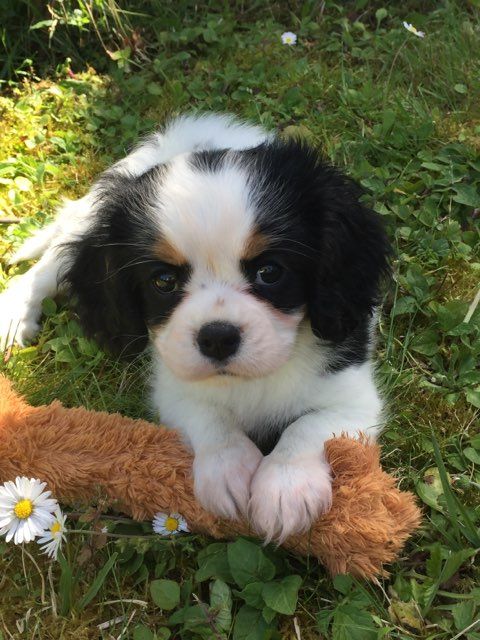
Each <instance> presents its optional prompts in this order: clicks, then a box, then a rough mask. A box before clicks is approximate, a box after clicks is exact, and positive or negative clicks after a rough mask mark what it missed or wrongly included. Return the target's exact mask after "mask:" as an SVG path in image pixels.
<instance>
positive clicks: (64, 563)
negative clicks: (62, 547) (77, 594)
mask: <svg viewBox="0 0 480 640" xmlns="http://www.w3.org/2000/svg"><path fill="white" fill-rule="evenodd" d="M58 563H59V565H60V572H61V573H60V584H59V587H58V591H59V596H60V615H61V616H66V615H67V614H69V613H70V610H71V608H72V591H73V574H72V569H71V567H70V564H69V563H68V560H67V559H66V558H65V556H64V555H63V554H61V553H60V554H59V556H58Z"/></svg>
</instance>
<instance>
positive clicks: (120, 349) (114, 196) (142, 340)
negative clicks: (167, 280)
mask: <svg viewBox="0 0 480 640" xmlns="http://www.w3.org/2000/svg"><path fill="white" fill-rule="evenodd" d="M162 174H163V168H161V167H156V168H154V169H152V170H150V171H148V172H147V173H145V174H143V175H142V176H140V177H138V178H133V177H132V178H129V177H125V176H119V175H118V174H117V175H116V174H115V173H114V172H113V171H112V172H107V173H106V174H105V175H104V176H103V177H102V178H101V179H100V181H99V182H98V203H97V212H96V215H95V221H94V223H93V224H92V227H91V228H90V230H89V231H88V232H87V233H86V234H85V235H84V236H83V237H82V238H81V239H80V240H78V241H77V242H73V243H70V245H68V246H67V247H66V250H67V251H68V252H69V253H70V256H69V258H70V259H69V263H70V265H71V266H70V267H69V268H68V270H67V271H66V273H65V274H64V280H65V281H66V282H67V283H68V284H69V285H70V287H71V289H72V292H73V294H74V298H75V300H76V310H77V313H78V315H79V317H80V320H81V323H82V325H83V327H84V329H85V332H86V333H87V335H89V336H91V337H93V338H95V339H96V340H97V342H99V344H101V345H102V346H103V347H104V348H106V349H107V350H109V351H111V352H113V353H115V354H118V355H125V356H132V355H136V354H138V353H140V352H141V351H143V350H144V349H145V347H146V346H147V343H148V330H147V324H148V323H149V322H151V323H154V322H155V323H157V324H158V323H160V322H162V321H163V320H165V319H166V318H167V317H168V315H169V314H170V312H171V311H172V309H173V308H174V307H175V305H176V304H178V301H179V297H180V294H178V295H174V296H168V297H166V296H161V295H159V294H157V295H155V294H154V292H153V289H152V286H151V276H153V275H154V274H155V272H157V271H158V270H159V269H161V268H162V267H163V266H164V265H163V264H162V263H161V262H159V261H158V258H156V257H155V253H154V246H155V243H156V242H157V241H158V240H159V237H160V233H159V231H158V230H157V229H155V227H154V225H152V224H148V213H147V212H146V211H145V205H146V204H149V203H151V204H152V205H155V206H156V202H154V194H155V190H156V188H157V186H158V185H159V184H161V180H162ZM185 270H186V268H185ZM182 277H183V276H182Z"/></svg>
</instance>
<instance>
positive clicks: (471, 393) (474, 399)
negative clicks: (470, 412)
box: [465, 387, 480, 409]
mask: <svg viewBox="0 0 480 640" xmlns="http://www.w3.org/2000/svg"><path fill="white" fill-rule="evenodd" d="M465 397H466V399H467V402H469V403H470V404H473V406H474V407H477V409H480V387H476V388H475V389H467V390H466V391H465Z"/></svg>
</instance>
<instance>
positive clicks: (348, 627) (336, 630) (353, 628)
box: [332, 604, 377, 640]
mask: <svg viewBox="0 0 480 640" xmlns="http://www.w3.org/2000/svg"><path fill="white" fill-rule="evenodd" d="M332 639H333V640H377V626H376V624H375V623H374V621H373V618H372V616H371V615H370V614H369V613H368V611H365V610H364V609H358V608H357V607H354V606H352V605H351V604H341V605H339V606H338V607H337V609H335V612H334V614H333V624H332Z"/></svg>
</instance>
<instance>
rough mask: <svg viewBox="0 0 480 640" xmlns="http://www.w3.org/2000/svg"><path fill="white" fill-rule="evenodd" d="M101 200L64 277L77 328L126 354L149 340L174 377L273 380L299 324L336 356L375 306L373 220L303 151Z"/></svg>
mask: <svg viewBox="0 0 480 640" xmlns="http://www.w3.org/2000/svg"><path fill="white" fill-rule="evenodd" d="M97 193H98V194H99V198H98V202H97V213H96V222H95V224H94V225H93V227H92V229H91V230H90V231H89V233H88V234H86V235H85V236H84V237H83V238H82V239H81V240H80V241H79V242H77V243H75V244H74V246H73V251H74V254H73V258H72V261H71V265H72V266H71V268H70V270H69V273H68V274H67V280H68V281H69V282H70V283H71V285H72V288H73V291H74V293H76V295H77V298H78V301H79V312H80V316H81V318H82V319H83V322H84V325H85V327H86V329H87V331H88V332H89V333H90V334H93V335H95V336H96V337H97V339H99V340H100V341H101V342H102V343H103V344H105V345H106V346H108V347H109V348H110V349H113V350H115V351H120V352H124V353H135V352H138V351H141V350H142V348H144V347H145V345H146V344H147V342H148V337H149V338H150V341H151V344H152V346H153V348H154V349H156V350H158V352H159V353H160V354H161V356H162V358H163V360H164V362H165V363H166V365H167V366H168V367H169V368H170V369H171V370H172V371H173V372H174V373H175V374H176V375H177V376H178V377H180V378H183V379H189V380H201V379H205V378H212V377H215V376H241V377H259V376H264V375H267V374H269V373H271V372H273V371H275V370H276V369H278V368H279V367H280V366H281V365H283V364H284V363H286V362H287V361H288V359H289V358H290V356H291V354H292V350H293V348H294V345H295V342H296V339H297V334H298V330H299V325H300V324H301V323H302V324H305V323H309V324H310V326H311V329H312V331H313V333H314V334H315V335H316V336H317V337H319V338H321V339H323V340H325V341H327V342H330V343H333V344H339V343H341V342H343V341H344V340H345V339H347V338H348V336H349V335H350V334H351V333H352V332H353V331H354V330H355V328H356V327H357V326H358V324H359V323H361V322H362V321H365V318H366V317H368V315H369V314H371V312H372V310H373V308H374V306H375V304H376V303H377V297H378V289H379V280H380V278H381V275H382V273H383V272H384V271H385V270H386V269H387V254H388V245H387V242H386V240H385V236H384V233H383V230H382V227H381V224H380V221H379V219H378V217H377V216H376V215H375V214H374V213H373V212H371V211H370V210H368V209H366V208H365V207H364V206H363V205H362V204H361V203H360V202H359V195H360V192H359V189H358V188H357V187H356V186H355V185H354V184H353V183H352V182H351V181H350V180H348V179H347V178H345V177H344V176H342V175H341V174H340V173H339V172H338V171H336V170H335V169H333V168H331V167H329V166H327V165H325V164H323V163H322V162H321V161H320V160H319V158H318V157H317V155H316V154H315V152H314V151H313V150H311V149H309V148H307V147H305V146H303V145H300V144H298V143H293V142H289V143H281V142H270V143H266V144H264V145H261V146H259V147H256V148H255V149H250V150H244V151H232V150H227V151H208V152H198V153H191V154H186V155H182V156H178V157H176V158H175V159H173V160H172V161H171V162H170V163H168V164H167V165H162V166H158V167H155V168H153V169H151V170H150V171H148V172H147V173H145V174H143V175H142V176H140V177H136V178H134V177H131V178H128V177H125V176H121V177H120V176H119V175H118V174H115V173H114V172H111V173H107V174H106V175H105V177H104V178H103V179H102V180H101V181H100V183H99V185H98V186H97ZM302 321H304V322H302Z"/></svg>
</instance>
